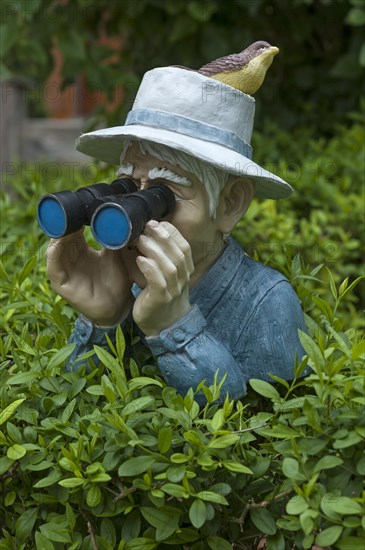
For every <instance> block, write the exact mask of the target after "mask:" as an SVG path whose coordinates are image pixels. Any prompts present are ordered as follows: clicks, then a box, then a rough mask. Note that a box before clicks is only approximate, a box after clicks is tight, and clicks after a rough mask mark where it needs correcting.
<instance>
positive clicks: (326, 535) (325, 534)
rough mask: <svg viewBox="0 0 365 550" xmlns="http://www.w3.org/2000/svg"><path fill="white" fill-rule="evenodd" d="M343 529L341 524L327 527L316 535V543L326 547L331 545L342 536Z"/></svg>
mask: <svg viewBox="0 0 365 550" xmlns="http://www.w3.org/2000/svg"><path fill="white" fill-rule="evenodd" d="M342 531H343V527H342V526H341V525H332V526H331V527H327V529H324V530H323V531H322V532H321V533H319V534H318V535H317V536H316V544H318V545H319V546H325V547H327V546H331V545H332V544H334V543H335V542H336V541H337V540H338V539H339V538H340V535H341V533H342Z"/></svg>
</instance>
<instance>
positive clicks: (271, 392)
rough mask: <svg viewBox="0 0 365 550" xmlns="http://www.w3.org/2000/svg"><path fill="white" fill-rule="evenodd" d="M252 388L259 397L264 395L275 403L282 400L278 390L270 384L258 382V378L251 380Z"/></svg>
mask: <svg viewBox="0 0 365 550" xmlns="http://www.w3.org/2000/svg"><path fill="white" fill-rule="evenodd" d="M250 386H251V387H252V388H253V389H254V390H255V392H256V393H258V394H259V395H263V396H264V397H268V398H269V399H271V400H272V401H274V402H276V401H280V400H281V397H280V395H279V392H278V390H277V389H276V388H275V387H274V386H273V385H272V384H269V382H265V381H264V380H258V379H256V378H251V380H250Z"/></svg>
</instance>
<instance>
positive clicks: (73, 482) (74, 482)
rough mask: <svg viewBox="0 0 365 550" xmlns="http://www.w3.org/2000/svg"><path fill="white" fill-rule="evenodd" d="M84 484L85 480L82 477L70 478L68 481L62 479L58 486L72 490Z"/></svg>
mask: <svg viewBox="0 0 365 550" xmlns="http://www.w3.org/2000/svg"><path fill="white" fill-rule="evenodd" d="M84 483H85V479H82V478H80V477H68V478H67V479H62V480H61V481H59V482H58V485H61V487H67V488H68V489H70V488H72V487H80V485H83V484H84Z"/></svg>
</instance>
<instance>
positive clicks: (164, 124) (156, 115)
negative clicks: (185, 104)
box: [125, 109, 252, 159]
mask: <svg viewBox="0 0 365 550" xmlns="http://www.w3.org/2000/svg"><path fill="white" fill-rule="evenodd" d="M132 124H144V125H146V126H155V127H156V128H161V129H164V130H170V131H172V132H177V133H178V134H184V135H186V136H189V137H192V138H195V139H202V140H206V141H211V142H213V143H218V144H219V145H223V146H224V147H228V149H232V150H233V151H236V152H237V153H240V154H241V155H243V156H244V157H246V158H249V159H251V158H252V147H251V146H250V145H248V144H247V143H245V142H244V141H243V139H241V138H239V137H238V136H237V135H236V134H233V133H232V132H227V131H226V130H222V129H220V128H217V127H216V126H211V125H210V124H206V123H205V122H199V121H197V120H191V119H190V118H186V117H183V116H180V115H172V114H170V113H165V112H163V111H155V110H152V109H134V110H133V111H130V112H129V113H128V116H127V119H126V121H125V126H129V125H132Z"/></svg>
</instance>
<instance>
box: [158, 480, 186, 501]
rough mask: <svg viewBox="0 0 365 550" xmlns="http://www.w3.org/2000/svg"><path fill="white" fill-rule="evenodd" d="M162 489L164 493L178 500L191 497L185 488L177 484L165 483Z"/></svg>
mask: <svg viewBox="0 0 365 550" xmlns="http://www.w3.org/2000/svg"><path fill="white" fill-rule="evenodd" d="M161 489H162V491H163V492H164V493H167V494H168V495H171V496H173V497H176V498H189V496H190V493H188V492H187V491H186V489H184V487H182V486H181V485H177V484H176V483H165V484H164V485H162V486H161Z"/></svg>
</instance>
